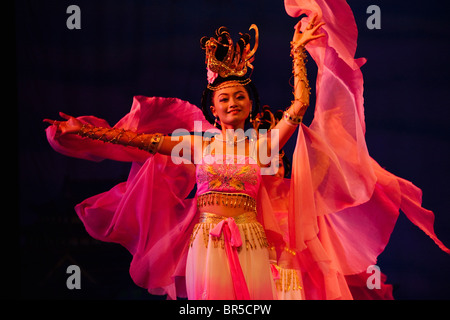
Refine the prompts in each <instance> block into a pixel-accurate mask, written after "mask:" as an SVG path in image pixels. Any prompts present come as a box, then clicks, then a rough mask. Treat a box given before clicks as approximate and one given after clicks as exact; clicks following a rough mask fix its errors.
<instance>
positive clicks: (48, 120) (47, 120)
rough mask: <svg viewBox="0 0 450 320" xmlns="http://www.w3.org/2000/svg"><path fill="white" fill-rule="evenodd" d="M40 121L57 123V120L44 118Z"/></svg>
mask: <svg viewBox="0 0 450 320" xmlns="http://www.w3.org/2000/svg"><path fill="white" fill-rule="evenodd" d="M42 122H47V123H50V124H55V123H57V122H58V121H56V120H52V119H44V120H42Z"/></svg>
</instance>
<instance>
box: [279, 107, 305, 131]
mask: <svg viewBox="0 0 450 320" xmlns="http://www.w3.org/2000/svg"><path fill="white" fill-rule="evenodd" d="M283 119H284V121H286V123H287V124H289V125H290V126H293V127H296V126H298V125H299V124H300V123H301V122H302V120H303V116H294V115H291V114H290V113H289V112H288V111H285V112H284V113H283Z"/></svg>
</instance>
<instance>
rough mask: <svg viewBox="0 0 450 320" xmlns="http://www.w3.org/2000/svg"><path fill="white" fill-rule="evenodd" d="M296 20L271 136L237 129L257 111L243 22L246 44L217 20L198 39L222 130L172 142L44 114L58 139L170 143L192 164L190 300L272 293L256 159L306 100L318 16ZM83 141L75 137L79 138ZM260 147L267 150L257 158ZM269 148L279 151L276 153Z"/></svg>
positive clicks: (206, 97)
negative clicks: (284, 103)
mask: <svg viewBox="0 0 450 320" xmlns="http://www.w3.org/2000/svg"><path fill="white" fill-rule="evenodd" d="M300 25H301V24H299V25H298V28H297V29H296V30H295V33H294V37H293V41H292V57H293V61H294V69H293V74H294V82H295V87H294V92H293V94H294V100H293V101H292V103H291V105H290V107H289V108H288V109H287V110H286V111H285V113H284V118H283V121H280V122H279V123H278V124H277V126H276V127H274V128H273V129H272V130H273V132H277V135H276V139H273V138H272V136H270V135H259V134H257V133H256V132H253V133H251V134H250V135H249V136H246V135H244V134H242V133H243V132H244V131H243V130H244V129H245V128H246V126H247V127H248V125H246V124H248V123H249V122H250V123H251V122H253V119H255V115H256V114H257V113H258V112H259V97H258V93H257V90H256V88H255V86H254V84H253V83H252V81H251V78H250V76H249V73H250V72H249V71H250V69H253V65H252V64H251V62H252V61H253V60H254V55H255V52H256V50H257V47H258V29H257V27H256V26H255V25H252V26H251V28H250V30H252V29H253V30H255V45H254V48H253V49H252V50H250V43H249V40H250V36H249V35H248V34H244V35H241V37H240V39H239V41H238V43H237V44H236V45H234V44H233V41H232V39H231V35H230V34H229V32H228V30H227V29H226V28H224V27H221V28H219V29H218V30H217V31H216V35H215V37H211V38H208V37H204V38H202V39H201V45H202V48H203V49H204V50H205V52H206V65H207V70H208V82H209V83H208V86H207V88H206V90H205V92H204V94H203V103H202V104H203V112H204V114H205V117H206V118H211V115H212V116H213V117H214V121H211V122H214V123H215V124H216V126H219V127H220V128H221V133H220V134H217V135H214V136H213V137H212V138H210V139H208V138H206V137H204V135H195V134H194V135H189V136H188V137H187V136H184V138H183V139H182V141H178V140H179V139H175V140H176V141H174V139H172V138H171V137H169V136H165V135H163V134H161V133H140V132H135V131H133V130H125V129H123V128H120V129H119V128H108V127H98V126H94V125H91V124H88V123H86V122H83V121H82V119H77V118H74V117H71V116H68V115H66V114H63V113H61V116H62V117H63V118H65V119H66V121H55V120H48V119H46V120H45V121H47V122H49V123H51V124H52V125H54V126H55V128H56V131H57V134H58V139H61V137H64V136H66V135H70V134H77V135H78V136H80V137H83V138H88V139H90V140H99V141H102V142H107V143H111V144H119V145H122V146H126V147H134V148H138V149H140V150H143V151H146V152H149V153H151V154H155V153H159V154H161V155H165V156H170V157H172V156H173V155H174V150H175V149H177V150H181V152H179V153H178V154H177V155H178V156H180V157H183V158H185V159H187V160H189V161H190V162H191V163H194V164H195V165H196V182H197V205H198V213H197V214H198V217H199V218H198V219H199V222H198V223H197V224H195V226H194V227H193V230H192V233H191V237H190V241H189V243H188V244H187V245H188V247H189V250H188V254H187V263H186V276H185V278H186V289H187V296H188V298H189V299H274V298H276V293H275V286H274V282H273V278H272V271H271V267H270V264H269V252H268V246H269V242H268V240H267V237H266V234H265V230H264V227H263V226H262V224H261V223H260V222H259V221H258V218H257V215H258V210H257V198H258V193H259V188H260V184H261V172H260V171H261V170H260V167H261V166H265V167H267V166H269V165H270V163H269V162H268V161H265V162H264V161H263V160H264V159H271V158H272V155H271V150H278V148H281V147H282V146H283V145H284V144H285V143H286V141H287V140H288V139H289V138H290V136H291V135H292V133H293V132H294V131H295V129H296V128H297V126H298V125H299V124H300V122H301V120H302V117H303V115H304V113H305V112H306V109H307V107H308V106H309V85H308V79H307V75H306V68H305V64H304V63H305V61H304V59H305V53H304V46H305V45H306V44H307V43H308V42H309V41H312V40H315V39H317V38H319V37H322V36H323V35H321V34H317V31H318V30H319V28H320V27H321V26H322V25H323V23H317V24H315V21H314V19H313V20H311V22H310V24H309V27H308V29H307V31H306V32H303V33H301V32H300V30H299V27H300ZM239 130H240V131H239ZM239 133H241V135H239ZM85 141H86V140H81V141H80V144H81V143H84V142H85ZM198 146H201V147H200V148H198ZM261 150H267V153H266V152H264V159H263V158H262V156H261V154H262V151H261ZM260 151H261V152H260ZM274 155H276V158H278V152H276V154H274ZM129 214H133V213H132V212H130V213H129ZM161 214H163V212H162V213H161ZM130 237H132V235H130ZM148 272H149V273H151V272H152V270H148Z"/></svg>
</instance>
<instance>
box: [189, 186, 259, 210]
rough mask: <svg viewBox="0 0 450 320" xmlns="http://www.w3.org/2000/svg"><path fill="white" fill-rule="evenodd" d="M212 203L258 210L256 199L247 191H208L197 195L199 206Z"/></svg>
mask: <svg viewBox="0 0 450 320" xmlns="http://www.w3.org/2000/svg"><path fill="white" fill-rule="evenodd" d="M210 205H218V206H225V207H230V208H243V209H244V210H245V211H252V212H256V200H255V199H254V198H253V197H251V196H249V195H247V194H245V193H225V192H213V191H212V192H207V193H204V194H202V195H200V196H198V197H197V207H199V208H201V207H205V206H210Z"/></svg>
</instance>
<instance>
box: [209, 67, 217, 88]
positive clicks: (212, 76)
mask: <svg viewBox="0 0 450 320" xmlns="http://www.w3.org/2000/svg"><path fill="white" fill-rule="evenodd" d="M206 70H208V73H207V74H206V77H207V79H208V83H209V84H211V83H213V82H214V80H216V78H217V77H218V76H219V74H218V73H217V72H214V71H211V70H209V69H208V68H206Z"/></svg>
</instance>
